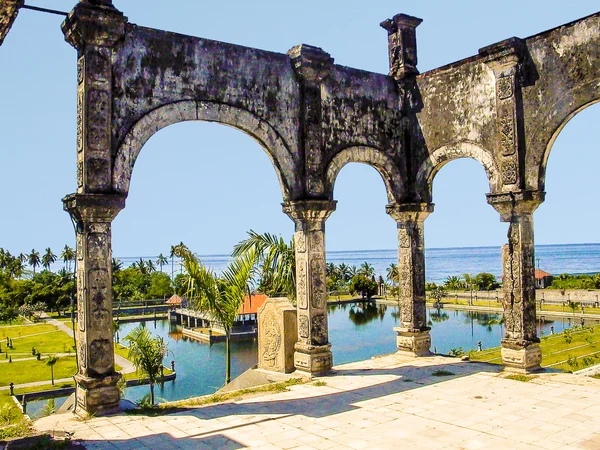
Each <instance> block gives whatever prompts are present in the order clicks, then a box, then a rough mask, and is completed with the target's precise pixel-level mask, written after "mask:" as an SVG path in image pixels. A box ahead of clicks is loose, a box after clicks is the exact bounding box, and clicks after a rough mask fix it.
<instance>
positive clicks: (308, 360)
mask: <svg viewBox="0 0 600 450" xmlns="http://www.w3.org/2000/svg"><path fill="white" fill-rule="evenodd" d="M295 347H296V352H295V353H294V365H295V366H296V370H299V371H301V372H308V373H309V374H311V375H320V374H324V373H327V372H329V371H330V370H331V367H333V355H332V353H331V344H327V345H319V346H313V345H308V346H307V345H302V344H300V343H297V344H296V346H295Z"/></svg>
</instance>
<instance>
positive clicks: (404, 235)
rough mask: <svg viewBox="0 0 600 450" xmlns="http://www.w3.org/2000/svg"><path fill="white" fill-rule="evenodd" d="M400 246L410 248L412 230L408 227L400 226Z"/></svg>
mask: <svg viewBox="0 0 600 450" xmlns="http://www.w3.org/2000/svg"><path fill="white" fill-rule="evenodd" d="M398 246H399V247H400V248H410V231H409V230H408V228H398Z"/></svg>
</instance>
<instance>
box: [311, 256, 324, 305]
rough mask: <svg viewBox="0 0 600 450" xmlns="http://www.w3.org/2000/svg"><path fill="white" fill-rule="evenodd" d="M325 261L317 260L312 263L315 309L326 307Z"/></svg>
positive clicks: (312, 294)
mask: <svg viewBox="0 0 600 450" xmlns="http://www.w3.org/2000/svg"><path fill="white" fill-rule="evenodd" d="M324 269H325V260H324V259H322V258H315V259H313V260H312V261H311V262H310V273H311V280H312V293H311V304H312V307H313V308H323V307H324V306H325V296H326V288H325V273H324V272H325V271H324Z"/></svg>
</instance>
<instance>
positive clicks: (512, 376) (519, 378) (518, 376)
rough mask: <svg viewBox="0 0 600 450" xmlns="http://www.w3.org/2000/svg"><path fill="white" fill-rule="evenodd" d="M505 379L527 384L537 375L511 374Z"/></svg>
mask: <svg viewBox="0 0 600 450" xmlns="http://www.w3.org/2000/svg"><path fill="white" fill-rule="evenodd" d="M503 378H507V379H509V380H515V381H522V382H523V383H527V382H529V381H531V380H533V379H535V378H537V377H536V376H535V375H525V374H521V373H511V374H510V375H506V376H505V377H503Z"/></svg>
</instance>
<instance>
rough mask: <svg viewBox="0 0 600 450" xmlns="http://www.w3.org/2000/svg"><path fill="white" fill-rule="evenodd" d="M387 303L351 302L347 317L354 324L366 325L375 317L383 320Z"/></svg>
mask: <svg viewBox="0 0 600 450" xmlns="http://www.w3.org/2000/svg"><path fill="white" fill-rule="evenodd" d="M386 311H387V305H377V304H376V303H375V302H360V303H353V304H352V306H351V308H350V312H349V313H348V318H349V319H350V321H351V322H352V323H353V324H354V325H366V324H368V323H369V322H372V321H373V320H375V319H379V321H383V318H384V317H385V312H386Z"/></svg>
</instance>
